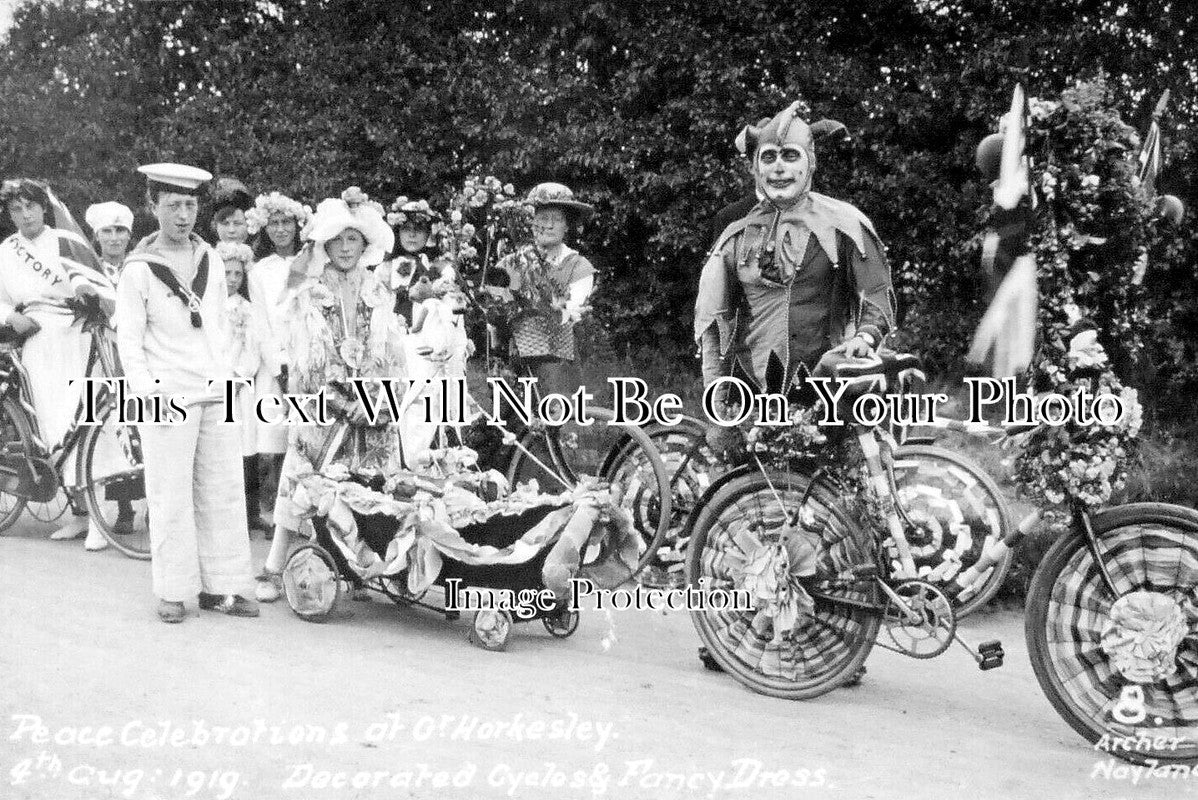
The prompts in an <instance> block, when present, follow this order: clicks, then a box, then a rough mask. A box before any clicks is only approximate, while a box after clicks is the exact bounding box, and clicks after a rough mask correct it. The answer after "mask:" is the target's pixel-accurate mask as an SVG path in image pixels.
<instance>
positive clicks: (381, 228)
mask: <svg viewBox="0 0 1198 800" xmlns="http://www.w3.org/2000/svg"><path fill="white" fill-rule="evenodd" d="M347 228H353V229H354V230H356V231H358V232H359V233H361V234H362V236H364V237H365V238H366V251H365V252H364V253H363V254H362V260H361V263H362V264H364V265H365V266H368V267H371V266H376V265H378V264H381V263H383V260H384V259H385V258H386V257H387V254H388V253H390V252H391V249H392V248H393V247H395V233H394V232H393V231H392V230H391V226H390V225H388V224H387V221H386V220H385V219H383V214H382V206H381V205H379V204H378V203H376V202H374V201H372V200H371V199H370V198H369V197H368V196H367V195H366V194H365V193H364V192H363V191H362V190H361V189H359V188H358V187H356V186H351V187H350V188H349V189H346V190H345V191H344V192H342V194H341V197H330V198H327V199H325V200H321V201H320V204H319V205H318V206H316V213H315V214H313V215H312V219H311V220H310V221H309V222H308V225H307V227H305V228H304V230H303V232H302V233H301V236H302V238H304V239H306V240H309V241H312V242H314V243H315V244H317V245H318V247H316V248H315V250H314V253H313V256H312V265H311V269H312V270H319V269H323V268H324V265H325V264H327V263H328V261H329V257H328V254H327V253H325V251H324V246H323V245H324V244H325V242H327V241H329V240H330V239H335V238H336V237H337V236H338V235H340V233H341V232H342V231H343V230H346V229H347Z"/></svg>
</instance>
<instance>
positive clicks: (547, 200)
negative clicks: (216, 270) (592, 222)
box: [524, 183, 595, 218]
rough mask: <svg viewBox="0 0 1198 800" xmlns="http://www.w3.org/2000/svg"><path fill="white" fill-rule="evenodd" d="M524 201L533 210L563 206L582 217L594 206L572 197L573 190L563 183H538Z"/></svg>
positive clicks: (590, 212)
mask: <svg viewBox="0 0 1198 800" xmlns="http://www.w3.org/2000/svg"><path fill="white" fill-rule="evenodd" d="M524 202H525V203H527V204H528V205H530V206H532V207H533V209H534V210H536V209H541V208H564V209H566V210H568V211H573V212H574V213H576V214H579V215H580V216H582V217H584V218H585V217H589V216H590V215H591V214H593V213H595V207H594V206H593V205H590V204H589V203H583V202H580V201H578V200H575V199H574V192H572V191H570V187H569V186H566V185H565V184H564V183H538V184H537V185H536V186H534V187H532V191H530V192H529V193H528V197H527V198H525V200H524Z"/></svg>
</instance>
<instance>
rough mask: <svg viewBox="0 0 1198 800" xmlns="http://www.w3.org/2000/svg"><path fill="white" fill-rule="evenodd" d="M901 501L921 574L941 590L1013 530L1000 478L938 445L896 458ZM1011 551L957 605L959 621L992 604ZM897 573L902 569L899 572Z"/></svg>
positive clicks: (901, 451)
mask: <svg viewBox="0 0 1198 800" xmlns="http://www.w3.org/2000/svg"><path fill="white" fill-rule="evenodd" d="M894 461H895V463H894V482H895V486H896V487H897V488H898V499H899V502H900V503H901V505H902V508H903V510H904V511H905V512H906V514H907V517H908V519H910V520H911V522H912V523H913V524H914V528H913V529H912V528H909V529H908V530H907V538H908V539H909V541H910V543H911V555H912V556H913V557H914V558H915V565H916V569H917V573H918V574H916V575H900V574H898V573H897V572H895V573H893V574H892V577H894V578H896V579H902V578H919V579H920V580H925V581H928V582H929V583H932V584H934V585H936V586H938V587H941V588H943V587H945V586H948V585H949V584H951V583H952V580H953V578H955V577H956V576H957V575H958V574H959V573H960V572H961V570H963V569H967V568H969V567H971V566H973V565H974V564H976V563H977V562H978V560H979V559H980V558H981V557H982V553H983V552H984V551H985V550H986V548H987V547H988V546H990V545H992V544H993V543H995V542H997V541H999V540H1001V539H1002V538H1003V537H1004V536H1006V535H1007V534H1008V533H1009V532H1010V531H1011V530H1012V528H1013V526H1014V523H1013V522H1012V518H1011V509H1010V507H1009V506H1008V505H1007V501H1006V500H1005V499H1004V498H1003V496H1002V493H1001V492H1000V491H999V489H998V486H997V485H996V484H995V483H994V480H993V479H992V478H991V477H990V476H989V475H987V474H986V471H985V470H984V469H982V467H981V466H980V465H979V464H977V463H975V462H974V461H972V460H970V459H969V458H966V457H965V456H962V455H958V454H957V453H954V452H952V451H951V450H945V449H944V448H943V447H936V446H935V445H924V444H918V445H903V446H901V447H899V448H898V451H897V452H896V453H895V459H894ZM1012 556H1013V552H1012V551H1011V550H1007V552H1006V553H1004V554H1003V556H1002V558H1001V559H1000V560H999V561H998V563H997V564H995V565H994V566H993V567H991V568H990V569H989V570H988V571H987V572H986V573H985V574H984V575H983V576H982V577H981V578H980V579H979V580H978V581H977V582H975V583H974V585H973V586H972V587H970V588H969V589H968V590H967V592H963V593H962V594H961V595H959V596H958V597H957V598H956V599H955V600H954V601H953V607H954V610H955V611H956V614H957V618H958V619H960V618H962V617H965V616H968V615H969V614H972V613H973V612H974V611H976V610H977V609H979V608H981V607H982V606H983V605H985V604H986V603H988V602H989V601H990V598H992V597H993V596H994V593H995V592H997V591H998V589H999V587H1001V586H1002V583H1003V581H1004V580H1005V579H1006V577H1007V573H1008V572H1009V571H1010V569H1011V561H1012ZM896 569H897V568H896Z"/></svg>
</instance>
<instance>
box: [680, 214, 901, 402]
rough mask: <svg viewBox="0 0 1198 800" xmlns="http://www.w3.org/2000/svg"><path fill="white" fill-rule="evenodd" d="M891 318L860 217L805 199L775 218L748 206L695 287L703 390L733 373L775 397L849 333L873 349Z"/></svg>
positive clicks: (885, 273) (889, 296)
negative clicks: (867, 341)
mask: <svg viewBox="0 0 1198 800" xmlns="http://www.w3.org/2000/svg"><path fill="white" fill-rule="evenodd" d="M894 316H895V302H894V292H893V289H892V288H891V283H890V269H889V267H888V265H887V263H886V256H885V254H884V250H883V247H882V244H881V242H880V241H879V240H878V237H877V234H876V233H875V232H874V228H873V225H872V224H871V223H870V221H869V220H868V219H867V218H866V217H865V215H864V214H862V213H861V212H860V211H858V210H857V209H856V208H854V207H853V206H851V205H850V204H848V203H844V202H841V201H839V200H833V199H832V198H830V197H826V196H824V195H820V194H817V193H814V192H811V193H808V195H807V196H806V197H805V198H803V200H801V201H800V202H799V203H798V204H796V205H795V206H792V207H791V208H788V209H784V210H778V209H776V208H775V207H774V206H772V205H770V204H769V203H768V202H762V203H758V204H757V205H756V206H754V207H753V209H752V210H750V212H749V213H748V214H747V215H746V216H745V217H743V218H741V219H740V220H737V221H736V222H734V223H732V224H731V225H729V226H728V228H727V229H725V231H724V233H723V234H722V235H721V236H720V238H719V241H718V242H717V244H716V247H715V248H714V249H713V251H712V253H711V255H710V256H709V257H708V260H707V263H706V264H705V265H704V268H703V273H702V276H701V277H700V280H699V293H698V298H697V300H696V304H695V339H696V341H698V342H699V343H700V345H701V346H702V347H703V351H704V359H703V379H704V384H705V385H706V384H710V383H711V382H712V381H714V380H715V379H716V378H718V377H720V376H721V375H727V374H730V373H731V372H732V371H733V370H735V369H738V368H739V370H740V371H742V372H743V373H744V374H745V375H746V376H747V377H749V378H750V379H751V380H753V381H754V382H755V383H756V384H757V385H758V387H759V388H769V389H770V390H773V391H778V390H781V389H782V388H783V387H784V386H789V385H790V384H791V382H793V380H794V379H795V378H796V376H798V375H800V374H805V373H810V371H811V370H813V369H814V368H815V365H816V364H817V363H818V362H819V360H820V357H821V356H822V355H823V354H824V353H825V352H827V351H828V350H829V349H830V348H832V347H835V346H836V345H838V344H840V343H841V342H844V341H845V340H847V339H848V338H850V337H851V336H852V335H853V334H854V333H858V332H860V333H865V334H867V335H868V336H869V337H870V338H871V339H872V340H873V342H874V343H875V344H877V343H880V342H881V341H882V339H883V338H884V337H885V336H886V335H887V334H888V333H889V332H890V331H891V330H892V328H893V326H894Z"/></svg>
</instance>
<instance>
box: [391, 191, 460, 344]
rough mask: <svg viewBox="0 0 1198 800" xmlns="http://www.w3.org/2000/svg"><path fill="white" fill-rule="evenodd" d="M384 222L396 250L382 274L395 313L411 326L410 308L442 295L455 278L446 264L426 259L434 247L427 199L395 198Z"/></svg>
mask: <svg viewBox="0 0 1198 800" xmlns="http://www.w3.org/2000/svg"><path fill="white" fill-rule="evenodd" d="M387 222H388V224H390V225H391V227H392V228H394V229H395V232H396V234H397V235H396V237H395V239H396V244H397V247H396V250H395V257H394V258H393V259H392V260H391V261H390V263H389V264H388V265H387V268H388V272H387V273H384V275H385V276H386V279H387V280H388V281H389V285H390V287H391V289H392V291H394V292H395V313H396V314H399V315H400V316H402V317H403V318H404V322H405V323H406V324H407V325H409V326H411V325H412V322H413V319H412V317H413V307H414V305H415V304H417V303H419V302H421V301H422V300H427V299H428V298H430V297H433V296H434V295H437V296H443V295H444V294H445V293H446V292H447V291H448V290H449V289H450V288H452V286H453V282H454V280H455V278H456V277H457V276H456V273H455V272H454V269H453V266H452V265H450V264H449V263H448V262H447V261H439V260H435V254H434V259H433V260H430V259H429V251H430V250H432V249H433V248H434V246H435V244H436V243H435V242H434V241H433V226H434V225H435V224H436V222H437V213H436V212H435V211H433V210H432V209H431V208H430V207H429V204H428V201H427V200H409V199H408V198H406V197H397V198H395V202H394V203H392V204H391V210H390V213H388V214H387Z"/></svg>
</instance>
